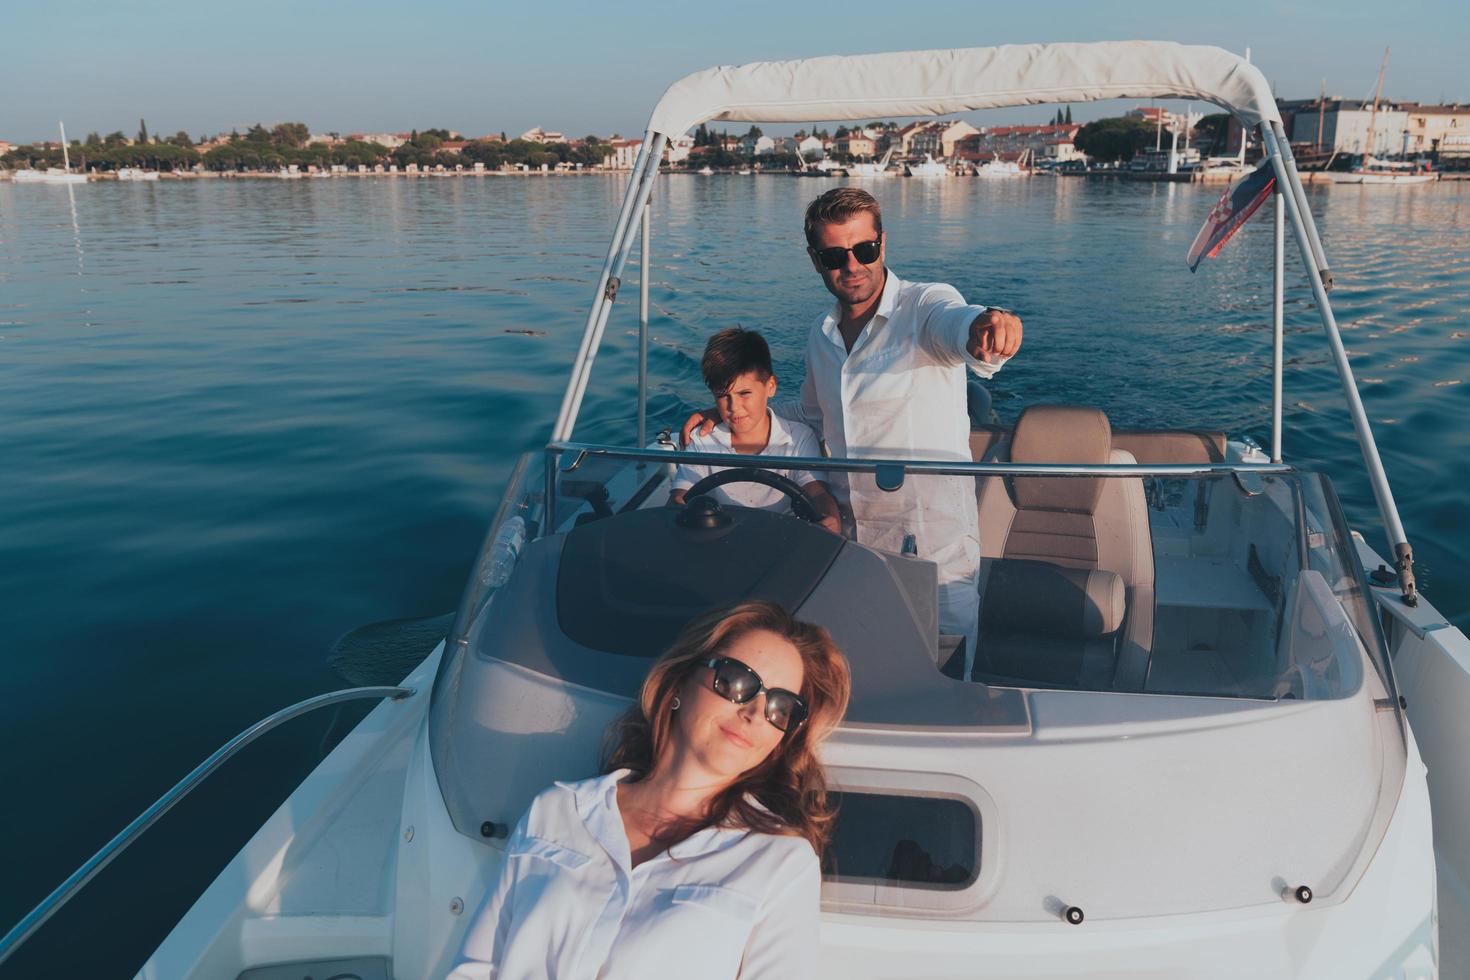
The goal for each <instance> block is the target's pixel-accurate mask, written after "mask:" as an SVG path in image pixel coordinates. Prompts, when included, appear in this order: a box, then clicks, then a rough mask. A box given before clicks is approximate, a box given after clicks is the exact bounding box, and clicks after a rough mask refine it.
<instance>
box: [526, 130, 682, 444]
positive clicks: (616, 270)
mask: <svg viewBox="0 0 1470 980" xmlns="http://www.w3.org/2000/svg"><path fill="white" fill-rule="evenodd" d="M663 146H664V137H663V136H662V135H659V136H655V135H654V134H653V133H651V132H650V133H645V134H644V137H643V145H642V146H640V147H639V149H638V157H637V159H636V160H635V161H634V163H633V176H632V177H631V179H630V180H629V181H628V193H627V194H626V196H624V198H623V207H622V210H621V211H619V212H618V223H617V225H616V226H615V227H614V229H613V238H612V244H611V245H610V246H609V247H608V252H607V258H606V259H605V260H604V261H603V263H602V275H601V276H599V277H598V280H597V292H596V293H595V294H594V296H593V298H592V309H591V310H589V311H588V313H587V323H586V325H585V326H584V327H583V330H582V344H581V346H580V347H579V348H578V350H577V357H576V360H575V361H573V362H572V375H571V378H570V379H569V380H568V382H567V390H566V393H565V394H564V395H563V396H562V401H561V411H560V412H559V413H558V414H557V417H556V426H555V428H553V429H552V435H551V438H552V440H553V441H558V440H563V439H569V438H571V434H572V428H573V426H575V425H576V422H577V413H578V412H579V411H580V410H581V407H582V396H583V395H584V394H585V393H586V391H587V380H588V378H589V376H590V375H591V371H592V361H593V360H594V359H595V358H596V356H597V348H598V346H599V345H600V344H601V343H602V332H603V330H604V329H605V328H606V326H607V317H608V314H609V313H610V312H611V310H612V304H613V301H614V300H615V299H616V298H617V294H618V287H619V286H620V285H621V283H622V280H621V276H622V274H623V265H624V263H626V262H627V260H628V250H629V249H630V248H632V245H633V235H634V233H635V232H636V229H637V225H636V224H635V223H634V221H633V220H632V219H633V215H634V214H636V213H637V212H638V211H639V210H640V209H641V208H642V207H643V204H644V202H646V201H647V200H648V195H649V192H650V191H651V190H652V189H653V178H654V177H655V176H656V175H657V173H658V162H659V159H660V158H661V157H662V156H663ZM650 162H651V164H652V165H651V166H650Z"/></svg>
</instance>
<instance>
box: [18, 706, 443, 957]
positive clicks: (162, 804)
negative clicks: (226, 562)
mask: <svg viewBox="0 0 1470 980" xmlns="http://www.w3.org/2000/svg"><path fill="white" fill-rule="evenodd" d="M413 694H414V689H413V688H411V687H351V688H346V689H344V690H341V691H329V692H328V693H326V694H318V695H317V696H316V697H311V698H307V699H306V700H305V701H298V702H297V703H296V704H293V705H291V706H290V707H288V708H282V709H281V710H280V711H277V712H276V713H275V714H273V715H268V716H267V717H265V718H262V719H261V720H260V721H257V722H256V723H255V724H253V725H251V726H250V727H249V728H247V729H245V730H244V731H243V732H241V733H240V734H239V735H236V736H235V737H234V738H232V739H230V740H229V741H228V742H226V743H225V744H224V745H222V746H220V748H219V749H218V750H217V751H216V752H215V753H214V754H213V755H211V756H210V757H209V758H207V759H205V760H204V761H203V762H201V763H199V765H198V766H197V767H195V769H194V771H193V772H191V773H189V775H187V776H185V777H184V778H183V779H181V780H179V782H178V783H176V784H174V787H173V788H172V789H170V790H169V791H168V792H167V793H164V794H163V795H162V796H160V797H159V798H158V800H157V801H156V802H155V803H154V804H153V805H152V806H150V807H149V808H148V809H146V810H144V811H143V812H142V813H141V814H139V816H138V818H137V819H136V820H134V821H133V822H132V823H130V824H128V825H127V826H126V827H124V828H123V830H122V832H121V833H119V834H118V835H117V836H116V837H114V838H113V839H112V840H110V841H108V842H107V843H106V844H104V845H103V847H102V849H101V850H100V851H98V852H97V853H96V854H93V855H92V857H91V858H90V859H89V860H88V861H87V863H86V864H84V865H82V866H81V867H80V868H78V869H77V870H76V871H74V872H72V875H71V877H69V878H67V879H66V880H65V881H63V882H62V883H61V884H60V885H59V886H58V887H57V888H56V890H55V891H53V892H52V893H51V894H50V895H47V896H46V897H45V899H43V900H42V901H41V904H39V905H37V906H36V907H35V908H33V909H31V911H30V912H28V913H27V914H26V917H25V918H23V919H21V920H20V921H19V922H18V923H16V924H15V927H14V928H12V929H11V930H10V931H9V932H7V933H6V934H5V936H4V937H3V938H0V963H4V962H5V961H6V960H7V959H8V958H9V957H10V954H11V953H14V952H15V951H16V950H17V949H19V948H20V946H21V944H22V943H24V942H25V941H26V940H27V939H29V938H30V937H31V936H32V934H34V933H35V931H36V930H37V929H39V928H41V926H43V925H45V924H46V920H47V919H50V918H51V916H53V915H55V914H56V913H57V912H58V911H60V909H61V907H62V906H63V905H65V904H66V903H67V902H69V901H71V899H72V897H73V896H74V895H76V893H77V892H78V891H80V890H81V889H82V886H84V885H86V884H87V883H88V882H89V881H91V880H92V879H93V878H95V877H96V876H97V874H98V872H100V871H101V870H102V869H103V868H105V867H107V866H108V865H109V864H111V863H112V860H113V858H115V857H117V856H118V855H119V854H121V853H122V852H123V851H124V850H125V849H126V848H127V847H128V845H130V844H132V843H133V841H135V840H137V839H138V837H139V836H141V835H142V833H143V832H144V831H145V830H147V829H148V828H149V827H151V826H153V825H154V824H155V823H157V822H158V818H159V817H162V816H163V815H164V814H165V813H167V812H168V811H169V810H171V809H172V808H173V805H174V804H175V803H177V802H179V801H180V800H182V799H183V798H184V797H185V796H188V795H189V793H191V792H192V791H193V790H194V788H195V787H196V786H198V785H199V784H200V783H202V782H203V781H204V780H205V779H206V778H207V777H208V776H209V775H210V774H211V773H213V772H214V771H215V770H216V769H218V768H219V767H220V766H222V765H224V764H225V762H227V761H228V760H229V759H230V757H231V756H233V755H235V753H237V752H239V751H240V750H241V749H243V748H244V747H245V746H247V745H249V744H250V743H251V742H253V741H255V740H256V739H257V738H259V737H260V736H262V735H264V734H265V733H266V732H268V731H270V730H271V729H273V728H278V727H279V726H281V725H283V724H285V723H286V722H288V721H290V720H291V719H293V718H298V717H300V716H301V715H304V714H307V713H308V712H311V711H315V710H316V709H318V708H325V707H327V706H328V705H333V704H341V703H342V702H344V701H357V700H361V699H365V698H392V699H393V700H394V701H402V700H403V699H404V698H407V697H412V696H413Z"/></svg>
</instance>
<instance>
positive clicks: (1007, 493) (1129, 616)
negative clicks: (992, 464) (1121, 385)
mask: <svg viewBox="0 0 1470 980" xmlns="http://www.w3.org/2000/svg"><path fill="white" fill-rule="evenodd" d="M972 435H973V436H979V435H981V433H974V434H972ZM983 435H984V443H985V445H984V455H983V456H982V457H981V458H982V459H987V460H994V461H1010V462H1016V463H1077V464H1105V463H1113V464H1130V463H1133V462H1135V460H1134V457H1133V456H1132V455H1131V454H1130V453H1128V452H1127V451H1126V450H1123V449H1117V448H1114V442H1113V433H1112V429H1111V426H1110V425H1109V424H1108V418H1107V416H1106V415H1105V414H1103V413H1102V412H1101V411H1099V410H1098V409H1095V408H1084V407H1076V406H1064V405H1038V406H1034V407H1032V408H1029V409H1027V410H1026V411H1025V412H1023V413H1022V414H1021V417H1020V419H1019V420H1018V421H1017V423H1016V427H1015V430H1014V432H1013V433H1012V434H1011V435H1010V437H1009V438H1007V437H1006V436H1005V435H1003V434H996V433H991V432H986V433H984V434H983ZM972 441H973V440H972ZM976 496H977V506H978V508H979V516H980V553H981V556H982V559H987V560H989V563H993V562H994V561H996V560H1006V561H1026V562H1044V563H1048V564H1051V565H1056V566H1060V567H1062V568H1071V569H1096V570H1101V571H1104V572H1112V573H1114V574H1116V575H1117V576H1118V577H1119V579H1120V580H1121V581H1122V583H1123V587H1124V594H1125V601H1126V606H1127V613H1126V621H1125V624H1124V630H1123V634H1124V635H1123V638H1122V640H1121V641H1120V646H1119V659H1118V664H1117V675H1116V679H1115V680H1114V686H1127V687H1130V688H1133V687H1137V688H1141V687H1142V684H1143V679H1144V676H1143V675H1144V674H1145V673H1146V670H1147V652H1148V649H1149V647H1150V646H1151V645H1152V640H1153V586H1154V563H1153V541H1152V535H1151V534H1150V532H1149V524H1148V506H1147V503H1146V502H1145V500H1144V492H1143V481H1142V479H1138V478H1126V477H1109V478H1092V477H1023V476H1016V477H1009V478H1002V477H986V478H982V479H980V480H979V481H977V488H976ZM985 575H986V570H985V566H984V565H982V579H983V578H984V576H985ZM983 587H984V586H983V581H982V588H983ZM986 620H987V616H986V614H985V613H983V612H982V623H984V622H985V621H986ZM991 621H995V620H994V619H993V618H992V619H991ZM1014 631H1015V630H1014V624H1012V629H1011V630H1010V632H1014ZM987 632H988V631H987ZM1036 632H1037V633H1041V632H1044V629H1042V628H1041V627H1040V626H1038V628H1037V630H1036ZM986 642H987V638H986V637H985V636H982V638H981V640H980V644H981V646H984V645H985V644H986ZM977 652H978V651H977ZM977 663H979V661H977ZM1094 673H1095V671H1094Z"/></svg>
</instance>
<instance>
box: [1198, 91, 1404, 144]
mask: <svg viewBox="0 0 1470 980" xmlns="http://www.w3.org/2000/svg"><path fill="white" fill-rule="evenodd" d="M1276 104H1277V106H1278V108H1280V110H1281V116H1282V122H1283V124H1284V125H1285V127H1286V131H1287V132H1288V133H1290V134H1291V141H1292V143H1297V144H1307V145H1310V146H1312V147H1314V148H1318V147H1320V149H1321V151H1322V152H1323V153H1339V154H1342V153H1346V154H1352V155H1358V154H1363V153H1372V154H1373V155H1375V156H1399V155H1401V154H1403V153H1405V152H1406V151H1405V144H1406V143H1407V141H1408V133H1409V114H1408V113H1407V112H1405V111H1404V108H1403V105H1404V104H1403V103H1395V102H1389V101H1386V100H1385V101H1380V102H1379V103H1378V116H1377V118H1376V119H1374V117H1373V103H1372V102H1371V101H1364V100H1361V99H1338V98H1329V99H1326V100H1325V101H1324V100H1321V99H1292V100H1283V99H1278V100H1277V103H1276ZM1232 121H1233V120H1232ZM1370 126H1371V127H1372V129H1373V145H1372V146H1371V147H1370V146H1369V145H1368V129H1369V127H1370ZM1231 131H1232V132H1231V136H1232V139H1231V141H1230V142H1231V144H1232V146H1231V149H1232V150H1233V149H1238V148H1239V146H1240V142H1239V136H1238V135H1237V134H1238V132H1239V126H1238V124H1237V125H1235V126H1232V127H1231ZM1227 152H1230V150H1227Z"/></svg>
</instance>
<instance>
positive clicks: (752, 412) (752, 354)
mask: <svg viewBox="0 0 1470 980" xmlns="http://www.w3.org/2000/svg"><path fill="white" fill-rule="evenodd" d="M699 367H700V370H701V371H702V372H703V374H704V383H705V384H706V385H708V386H709V390H710V393H711V394H713V395H714V396H715V406H716V407H717V408H718V410H719V413H720V423H719V425H716V426H715V427H714V428H713V429H711V430H710V433H709V435H699V434H697V433H696V434H694V435H693V436H692V437H691V438H690V440H689V451H690V452H698V453H742V454H745V455H759V454H765V455H768V456H807V457H814V456H820V455H821V454H822V450H821V447H820V445H819V444H818V441H817V435H816V433H815V432H813V431H812V430H811V429H810V428H809V427H808V426H805V425H803V424H802V423H800V422H787V421H785V420H783V419H780V418H778V417H777V416H776V415H775V414H774V413H773V412H772V411H771V410H770V409H769V408H767V407H766V402H767V401H769V400H770V399H771V398H772V397H774V396H775V394H776V374H775V371H774V370H772V368H771V349H770V348H769V347H768V346H766V340H765V338H764V337H762V336H761V335H760V334H758V333H756V332H755V331H754V330H743V329H741V328H740V327H731V328H730V329H728V330H721V331H720V332H719V333H717V334H715V335H714V336H713V337H711V338H710V339H709V343H707V344H706V345H705V347H704V359H703V360H701V361H700V364H699ZM720 469H722V468H721V467H712V466H698V465H687V464H681V465H680V466H679V468H678V470H677V471H676V472H675V473H674V482H673V492H672V493H671V494H669V503H671V504H683V503H684V493H685V491H687V490H688V489H689V488H690V487H692V486H694V484H695V483H696V482H698V481H699V480H701V479H703V478H704V477H706V476H708V475H709V474H711V473H713V472H716V471H718V470H720ZM772 472H775V473H779V474H781V475H783V476H786V477H789V478H790V479H791V480H792V481H793V482H795V483H796V484H797V485H798V486H800V487H801V490H802V493H803V494H804V495H805V496H806V499H807V500H808V501H809V502H810V503H811V505H812V506H813V507H815V508H816V510H817V513H818V514H820V515H822V526H823V527H824V528H826V529H827V530H829V531H831V532H833V533H834V534H841V533H842V521H841V518H840V517H839V516H838V512H837V501H836V500H834V499H833V498H832V494H831V493H830V492H829V491H828V489H827V484H826V483H824V482H823V481H822V480H820V479H818V477H817V475H816V474H814V473H811V472H809V471H807V470H773V471H772ZM710 495H711V496H712V497H714V498H715V499H716V500H718V501H719V502H720V503H722V504H738V505H739V506H741V507H754V508H758V509H760V510H774V511H780V512H782V513H785V512H786V511H788V510H790V507H791V502H790V501H789V500H787V499H786V495H785V494H783V493H782V492H781V491H779V490H775V489H773V488H771V487H767V486H763V485H761V484H759V483H727V484H725V485H724V486H722V487H716V488H715V489H714V490H712V491H710Z"/></svg>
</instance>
